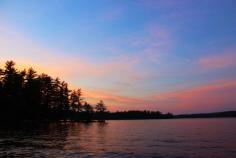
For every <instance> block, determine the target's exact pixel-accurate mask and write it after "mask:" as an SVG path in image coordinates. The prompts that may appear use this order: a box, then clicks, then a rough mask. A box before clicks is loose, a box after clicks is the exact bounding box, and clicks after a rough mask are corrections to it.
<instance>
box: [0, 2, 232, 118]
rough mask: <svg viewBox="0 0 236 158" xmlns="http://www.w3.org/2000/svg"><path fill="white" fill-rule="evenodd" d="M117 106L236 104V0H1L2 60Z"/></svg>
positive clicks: (210, 107) (221, 107)
mask: <svg viewBox="0 0 236 158" xmlns="http://www.w3.org/2000/svg"><path fill="white" fill-rule="evenodd" d="M7 60H14V61H15V62H16V63H17V65H18V67H19V68H21V69H23V68H25V67H33V68H35V69H36V70H37V71H38V72H39V73H42V72H45V73H48V74H49V75H51V76H53V77H57V76H58V77H60V78H61V79H62V80H65V81H67V82H68V83H69V84H70V87H71V88H76V87H80V88H82V90H83V94H84V98H85V99H86V100H87V101H89V102H91V103H96V102H98V101H99V100H100V99H102V100H104V102H105V104H106V105H107V106H108V107H109V109H110V110H111V111H116V110H144V109H146V110H160V111H162V112H172V113H176V114H179V113H197V112H215V111H226V110H236V1H235V0H32V1H30V0H29V1H27V0H26V1H21V0H0V65H1V67H2V66H3V64H4V63H5V62H6V61H7Z"/></svg>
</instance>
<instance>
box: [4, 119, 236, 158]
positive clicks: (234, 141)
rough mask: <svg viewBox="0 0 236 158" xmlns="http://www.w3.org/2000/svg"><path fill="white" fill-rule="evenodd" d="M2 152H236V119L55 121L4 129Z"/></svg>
mask: <svg viewBox="0 0 236 158" xmlns="http://www.w3.org/2000/svg"><path fill="white" fill-rule="evenodd" d="M0 156H10V157H55V158H64V157H79V158H80V157H81V158H85V157H86V158H89V157H105V158H111V157H112V158H113V157H116V158H146V157H147V158H150V157H152V158H211V157H214V158H235V157H236V119H235V118H227V119H172V120H127V121H107V122H106V123H98V122H94V123H87V124H86V123H51V124H47V125H41V126H37V127H23V128H18V129H17V130H16V129H14V130H13V129H4V130H3V129H2V130H0Z"/></svg>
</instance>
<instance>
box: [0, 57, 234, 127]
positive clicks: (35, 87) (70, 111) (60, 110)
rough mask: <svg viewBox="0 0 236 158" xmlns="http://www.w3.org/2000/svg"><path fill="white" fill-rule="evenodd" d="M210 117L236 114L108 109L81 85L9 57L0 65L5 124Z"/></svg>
mask: <svg viewBox="0 0 236 158" xmlns="http://www.w3.org/2000/svg"><path fill="white" fill-rule="evenodd" d="M210 117H236V112H235V111H228V112H218V113H207V114H206V113H205V114H187V115H185V114H184V115H175V116H174V115H173V114H171V113H166V114H163V113H161V112H160V111H120V112H109V111H108V109H107V107H106V106H105V104H104V102H103V101H102V100H101V101H99V102H98V103H97V104H96V105H92V104H89V103H88V102H86V101H85V99H84V98H83V96H82V91H81V89H77V90H70V89H69V88H68V84H67V83H66V82H65V81H61V80H60V79H59V78H52V77H51V76H49V75H47V74H37V73H36V71H35V70H34V69H33V68H29V69H28V70H23V71H21V70H18V69H16V68H15V63H14V62H13V61H7V62H6V64H5V67H4V68H0V122H1V123H5V124H18V123H22V122H24V123H25V122H58V121H64V122H67V121H82V122H92V121H95V120H96V121H104V120H135V119H172V118H210Z"/></svg>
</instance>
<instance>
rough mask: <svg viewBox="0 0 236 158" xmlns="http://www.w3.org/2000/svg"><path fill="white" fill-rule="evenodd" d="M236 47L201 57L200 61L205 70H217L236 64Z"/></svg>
mask: <svg viewBox="0 0 236 158" xmlns="http://www.w3.org/2000/svg"><path fill="white" fill-rule="evenodd" d="M235 61H236V49H230V50H225V51H224V52H222V53H220V54H216V55H212V56H208V57H204V58H201V59H200V60H199V61H198V63H199V65H200V66H201V67H202V68H203V69H204V70H217V69H222V68H228V67H232V66H236V62H235Z"/></svg>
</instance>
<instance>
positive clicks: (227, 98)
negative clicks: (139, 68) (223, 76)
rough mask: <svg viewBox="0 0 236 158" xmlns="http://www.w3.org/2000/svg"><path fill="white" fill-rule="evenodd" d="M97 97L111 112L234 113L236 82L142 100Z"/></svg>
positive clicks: (106, 95)
mask: <svg viewBox="0 0 236 158" xmlns="http://www.w3.org/2000/svg"><path fill="white" fill-rule="evenodd" d="M95 94H96V92H95ZM95 94H92V95H91V96H90V97H93V96H95ZM97 94H100V96H99V97H98V98H102V99H104V100H105V101H106V103H107V105H108V106H109V107H110V108H111V110H113V111H116V110H147V109H148V110H160V111H162V112H173V113H177V114H178V113H197V112H212V111H222V110H236V97H235V94H236V80H221V81H217V82H214V83H210V84H207V85H202V86H196V87H193V88H188V89H185V90H181V91H177V92H169V93H162V94H159V95H151V96H146V97H142V98H135V97H122V96H114V95H112V94H111V93H107V92H106V93H101V92H97Z"/></svg>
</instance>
